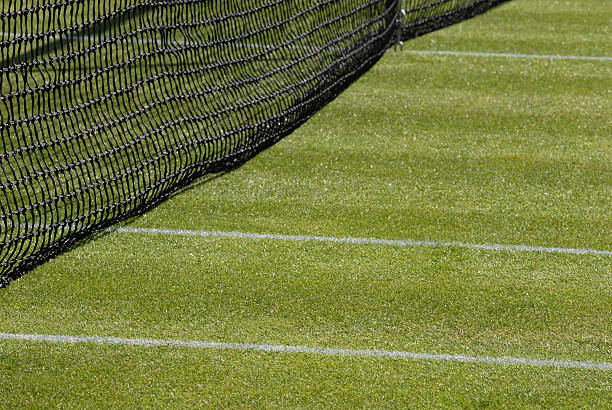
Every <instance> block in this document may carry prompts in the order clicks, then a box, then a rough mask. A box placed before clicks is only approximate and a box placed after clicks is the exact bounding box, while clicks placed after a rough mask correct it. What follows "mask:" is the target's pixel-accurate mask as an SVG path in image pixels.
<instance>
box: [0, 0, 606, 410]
mask: <svg viewBox="0 0 612 410" xmlns="http://www.w3.org/2000/svg"><path fill="white" fill-rule="evenodd" d="M604 3H605V2H601V1H595V0H593V1H578V0H576V1H544V0H538V1H525V0H517V1H514V2H510V3H509V4H506V5H504V6H502V7H500V8H498V9H496V10H494V11H492V12H490V13H488V14H487V15H485V16H482V17H480V18H477V19H474V20H471V21H469V22H466V23H463V24H461V25H458V26H456V27H452V28H450V29H448V30H444V31H441V32H440V33H435V34H432V35H430V36H426V37H423V38H421V39H417V40H415V41H412V42H410V43H407V44H406V47H410V48H414V49H418V48H422V49H439V50H468V51H487V52H518V53H542V54H582V55H608V56H609V55H610V49H609V41H607V37H606V36H605V33H608V34H609V26H608V25H606V22H609V21H610V10H609V8H606V7H604V6H603V5H604ZM536 23H537V24H536ZM578 43H580V47H581V48H577V47H578V46H577V44H578ZM611 83H612V63H610V62H580V61H565V60H554V61H549V60H527V59H502V58H475V57H448V56H432V55H422V56H415V55H410V54H407V53H396V54H393V53H388V54H387V55H386V56H385V57H384V59H383V60H382V61H381V62H380V63H379V64H378V65H377V66H376V67H375V68H374V69H373V70H372V71H371V72H370V73H368V74H367V75H366V76H365V77H363V78H362V79H361V80H360V81H359V82H358V83H357V84H355V85H354V86H352V87H351V88H350V89H349V90H347V91H346V92H345V93H344V94H343V95H342V96H340V97H339V98H338V99H337V100H336V101H334V102H333V103H331V104H330V105H329V106H328V107H326V108H325V109H324V110H323V111H322V112H320V113H319V114H318V115H316V116H315V117H313V118H312V119H311V120H310V121H309V122H308V123H307V124H306V125H304V126H303V127H302V128H301V129H299V130H298V131H297V132H295V133H294V134H293V135H291V136H290V137H288V138H286V139H285V140H283V141H281V142H280V143H279V144H277V145H276V146H274V147H273V148H271V149H269V150H268V151H266V152H264V153H262V154H261V155H259V156H258V157H256V158H255V159H254V160H252V161H250V162H248V163H247V164H246V165H245V166H243V167H242V168H241V169H239V170H237V171H235V172H232V173H230V174H227V175H223V176H221V177H219V178H216V179H213V180H211V181H208V182H206V183H201V184H198V185H196V186H195V187H193V188H191V189H189V190H186V191H185V192H183V193H181V194H180V195H177V196H175V197H173V198H172V199H171V200H169V201H168V202H166V203H164V204H163V205H161V206H159V207H158V208H156V209H155V210H153V211H151V212H149V213H148V214H146V215H145V216H143V217H140V218H138V219H136V220H134V221H131V225H133V226H142V227H158V228H180V229H211V230H221V231H231V230H235V231H244V232H265V233H281V234H312V235H335V236H357V237H362V236H367V237H381V238H402V239H426V240H442V241H466V242H470V243H502V244H523V245H541V246H561V247H579V248H595V249H603V250H611V249H612V229H611V227H612V208H611V207H610V203H612V166H611V164H612V137H611V135H612V124H611V123H610V118H611V117H612V103H611V102H610V101H611V99H610V88H611V87H610V84H611ZM0 332H11V333H28V334H29V333H36V334H66V335H99V336H116V337H127V338H133V337H143V338H159V339H180V340H211V341H224V342H249V343H261V344H286V345H305V346H329V347H345V348H356V349H362V348H363V349H394V350H406V351H411V352H426V353H449V354H466V355H488V356H494V357H500V356H513V357H532V358H542V359H560V360H592V361H599V362H612V258H610V257H609V256H593V255H565V254H543V253H529V252H524V253H510V252H504V251H501V252H500V251H483V250H480V251H477V250H469V249H458V248H410V247H397V246H380V245H350V244H325V243H310V242H286V241H278V240H249V239H235V238H233V239H230V238H225V239H221V238H190V237H178V236H164V235H134V234H124V233H112V234H108V235H105V236H103V237H101V238H98V239H97V240H95V241H93V242H90V243H88V244H86V245H85V246H82V247H80V248H77V249H75V250H73V251H72V252H70V253H68V254H65V255H63V256H61V257H59V258H56V259H55V260H53V261H51V262H49V263H47V264H46V265H44V266H42V267H40V268H38V269H36V270H35V271H33V272H31V273H29V274H27V275H26V276H25V277H23V278H22V279H20V280H18V281H16V282H14V283H13V284H11V285H10V286H9V287H8V288H7V289H3V290H2V291H0ZM0 397H2V400H1V401H0V407H7V408H8V407H13V408H14V407H50V406H61V407H126V406H129V407H140V406H156V407H167V406H173V407H183V406H196V405H209V406H216V407H220V406H244V407H275V406H287V407H326V406H338V407H422V406H431V407H456V406H462V407H487V406H492V407H506V406H507V407H584V408H597V407H600V408H601V407H609V406H610V403H612V373H611V372H610V371H605V370H584V369H560V368H554V367H530V366H511V365H500V364H465V363H452V362H433V361H415V360H405V359H385V358H360V357H325V356H321V355H310V354H278V353H257V352H235V351H212V350H197V349H188V348H176V347H163V348H161V347H157V348H146V347H134V346H97V345H93V344H74V345H71V344H53V343H38V342H21V341H7V340H3V341H0Z"/></svg>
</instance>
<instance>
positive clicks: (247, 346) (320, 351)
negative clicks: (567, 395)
mask: <svg viewBox="0 0 612 410" xmlns="http://www.w3.org/2000/svg"><path fill="white" fill-rule="evenodd" d="M0 340H20V341H31V342H53V343H95V344H98V345H133V346H146V347H161V346H169V347H186V348H193V349H211V350H242V351H258V352H268V353H306V354H316V355H324V356H366V357H383V358H398V359H412V360H434V361H447V362H463V363H490V364H502V365H523V366H545V367H566V368H574V369H591V370H612V363H607V362H593V361H576V360H547V359H534V358H528V357H508V356H502V357H491V356H466V355H454V354H436V353H415V352H406V351H402V350H370V349H343V348H334V347H309V346H287V345H270V344H251V343H222V342H205V341H194V340H164V339H124V338H120V337H102V336H66V335H39V334H14V333H0Z"/></svg>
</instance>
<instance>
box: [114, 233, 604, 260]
mask: <svg viewBox="0 0 612 410" xmlns="http://www.w3.org/2000/svg"><path fill="white" fill-rule="evenodd" d="M106 231H107V232H120V233H133V234H157V235H181V236H202V237H208V236H213V237H214V236H218V237H226V238H244V239H278V240H284V241H316V242H338V243H352V244H359V245H392V246H412V247H417V246H424V247H449V248H468V249H484V250H491V251H508V252H548V253H569V254H577V255H606V256H612V251H606V250H598V249H584V248H559V247H550V246H528V245H502V244H473V243H465V242H449V241H423V240H404V239H384V238H352V237H341V238H338V237H334V236H316V235H283V234H269V233H252V232H223V231H194V230H188V229H164V228H139V227H133V226H123V227H113V228H108V229H106Z"/></svg>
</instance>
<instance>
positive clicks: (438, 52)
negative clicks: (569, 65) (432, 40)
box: [404, 50, 612, 61]
mask: <svg viewBox="0 0 612 410" xmlns="http://www.w3.org/2000/svg"><path fill="white" fill-rule="evenodd" d="M404 52H406V53H409V54H433V55H441V56H466V57H501V58H527V59H538V60H579V61H612V57H607V56H572V55H559V54H522V53H487V52H480V51H450V50H404Z"/></svg>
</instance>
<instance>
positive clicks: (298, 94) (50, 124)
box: [0, 0, 498, 287]
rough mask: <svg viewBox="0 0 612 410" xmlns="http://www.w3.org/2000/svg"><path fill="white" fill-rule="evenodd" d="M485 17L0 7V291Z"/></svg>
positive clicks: (476, 7)
mask: <svg viewBox="0 0 612 410" xmlns="http://www.w3.org/2000/svg"><path fill="white" fill-rule="evenodd" d="M495 3H498V1H467V0H464V1H456V0H447V1H435V2H431V1H417V0H408V1H404V2H403V3H399V2H398V1H397V0H369V1H365V0H318V1H305V0H249V1H240V0H209V1H198V0H150V1H139V0H98V1H95V2H94V1H91V0H63V1H48V0H10V1H9V0H0V4H1V7H0V88H1V94H0V139H1V141H2V145H1V147H0V287H2V286H5V285H6V284H7V283H9V281H10V280H12V279H14V278H16V277H18V276H20V275H21V274H23V273H24V272H26V271H28V270H30V269H31V268H33V267H34V266H36V265H38V264H40V263H42V262H44V261H46V260H48V259H49V258H51V257H53V256H54V255H57V254H58V253H60V252H62V251H64V250H66V249H68V248H69V247H71V246H72V245H73V244H75V243H76V242H79V241H81V240H83V239H84V238H87V237H88V236H90V235H91V234H92V233H94V232H96V231H98V230H100V229H102V228H104V227H107V226H109V225H111V224H114V223H116V222H118V221H120V220H122V219H125V218H128V217H130V216H133V215H136V214H138V213H141V212H142V211H144V210H145V209H147V208H149V207H151V206H153V205H155V204H157V203H159V201H161V200H163V199H164V198H166V197H167V196H168V195H170V194H171V193H173V192H174V191H176V190H177V189H180V188H181V187H183V186H185V185H186V184H188V183H190V182H191V181H193V180H194V179H196V178H198V177H200V176H202V175H205V174H208V173H214V172H220V171H225V170H229V169H232V168H234V167H236V166H239V165H240V164H242V163H244V162H245V161H246V160H248V159H249V158H251V157H252V156H253V155H255V154H257V153H258V152H260V151H261V150H263V149H265V148H266V147H268V146H270V145H271V144H274V143H275V142H276V141H278V140H279V139H281V138H282V137H284V136H286V135H287V134H289V133H290V132H291V131H293V130H294V129H295V128H296V127H298V126H299V125H301V124H302V123H303V122H304V121H305V120H306V119H308V118H309V117H310V116H311V115H312V114H314V113H315V112H316V111H317V110H319V109H320V108H321V107H322V106H323V105H325V104H326V103H328V102H329V101H331V100H332V99H333V98H334V97H335V96H337V95H338V94H339V93H340V92H341V91H342V90H343V89H345V88H346V87H347V86H348V85H349V84H351V83H352V82H353V81H355V80H356V79H357V78H358V77H359V76H360V75H361V74H363V73H364V72H366V71H367V70H368V69H369V68H370V67H371V66H372V65H373V64H374V63H375V62H376V61H377V60H378V59H379V58H380V57H381V55H382V54H383V53H384V52H385V50H386V49H387V48H388V47H389V46H390V45H392V44H393V43H394V42H395V41H396V40H397V39H398V36H399V37H403V38H410V37H414V36H416V35H418V34H422V33H424V32H427V31H431V30H434V29H436V28H440V27H443V26H444V25H448V24H451V23H452V22H455V21H457V20H458V19H463V18H466V17H468V16H470V15H471V14H474V13H477V12H480V11H483V10H484V9H486V8H488V7H491V6H492V5H494V4H495ZM402 8H403V9H404V10H405V13H403V14H402V13H401V10H402Z"/></svg>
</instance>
